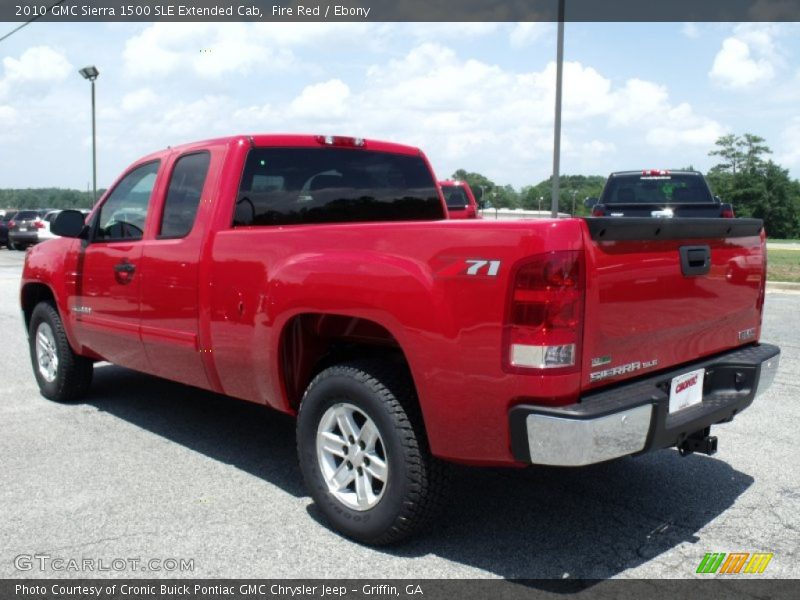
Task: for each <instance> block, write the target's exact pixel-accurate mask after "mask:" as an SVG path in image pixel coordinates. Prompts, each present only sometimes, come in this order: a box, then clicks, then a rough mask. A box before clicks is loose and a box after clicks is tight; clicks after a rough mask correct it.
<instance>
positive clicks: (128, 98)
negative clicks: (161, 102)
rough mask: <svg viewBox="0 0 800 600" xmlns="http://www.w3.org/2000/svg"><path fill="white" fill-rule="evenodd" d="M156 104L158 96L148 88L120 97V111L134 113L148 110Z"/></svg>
mask: <svg viewBox="0 0 800 600" xmlns="http://www.w3.org/2000/svg"><path fill="white" fill-rule="evenodd" d="M157 103H158V96H157V95H156V93H155V92H154V91H153V90H151V89H150V88H142V89H139V90H136V91H135V92H129V93H127V94H125V95H124V96H123V97H122V102H121V104H122V109H123V110H125V111H128V112H136V111H139V110H142V109H145V108H149V107H151V106H153V105H155V104H157Z"/></svg>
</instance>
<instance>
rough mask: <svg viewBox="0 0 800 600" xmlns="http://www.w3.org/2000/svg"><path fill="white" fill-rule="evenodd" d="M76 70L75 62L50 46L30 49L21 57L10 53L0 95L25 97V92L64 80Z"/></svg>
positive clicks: (6, 60)
mask: <svg viewBox="0 0 800 600" xmlns="http://www.w3.org/2000/svg"><path fill="white" fill-rule="evenodd" d="M71 71H72V65H71V64H70V63H69V61H68V60H67V58H66V57H65V56H64V55H63V54H62V53H61V52H59V51H58V50H55V49H53V48H51V47H50V46H34V47H32V48H28V49H27V50H25V52H23V53H22V55H21V56H20V57H19V58H13V57H11V56H7V57H5V58H4V59H3V77H2V79H0V98H2V97H5V96H10V95H11V94H12V91H13V95H14V97H15V99H17V100H20V99H22V95H23V94H30V93H31V92H37V91H39V92H40V91H41V90H42V89H43V88H46V87H47V86H50V85H52V84H53V83H59V82H61V81H64V80H65V79H66V78H67V77H68V76H69V74H70V72H71Z"/></svg>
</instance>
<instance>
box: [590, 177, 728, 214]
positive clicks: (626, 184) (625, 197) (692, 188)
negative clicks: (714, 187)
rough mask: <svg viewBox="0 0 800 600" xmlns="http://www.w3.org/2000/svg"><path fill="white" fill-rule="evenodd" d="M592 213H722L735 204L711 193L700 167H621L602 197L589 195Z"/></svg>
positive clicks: (607, 182) (607, 185) (610, 179)
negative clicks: (636, 169)
mask: <svg viewBox="0 0 800 600" xmlns="http://www.w3.org/2000/svg"><path fill="white" fill-rule="evenodd" d="M585 204H586V207H587V208H591V209H592V216H593V217H707V218H708V217H723V218H733V216H734V214H733V207H732V206H731V205H730V204H727V203H724V202H722V201H721V200H720V199H719V198H717V197H715V196H713V195H712V194H711V190H710V189H709V188H708V184H707V183H706V180H705V178H704V177H703V174H702V173H700V172H699V171H665V170H661V169H650V170H644V171H619V172H617V173H611V175H609V176H608V180H607V181H606V185H605V187H604V188H603V192H602V194H600V198H599V199H598V198H587V199H586V202H585Z"/></svg>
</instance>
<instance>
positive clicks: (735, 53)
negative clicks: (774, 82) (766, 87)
mask: <svg viewBox="0 0 800 600" xmlns="http://www.w3.org/2000/svg"><path fill="white" fill-rule="evenodd" d="M709 75H710V76H711V79H713V80H715V81H716V82H717V83H719V84H721V85H723V86H725V87H730V88H749V87H752V86H754V85H758V84H761V83H765V82H767V81H769V80H771V79H772V78H773V76H774V75H775V70H774V68H773V66H772V63H770V62H769V61H768V60H766V59H754V58H752V56H751V54H750V46H749V45H748V44H747V43H746V42H743V41H742V40H740V39H738V38H734V37H730V38H727V39H726V40H725V41H724V42H723V43H722V49H721V50H720V51H719V52H718V53H717V55H716V57H714V65H713V66H712V67H711V71H710V73H709Z"/></svg>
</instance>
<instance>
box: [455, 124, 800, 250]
mask: <svg viewBox="0 0 800 600" xmlns="http://www.w3.org/2000/svg"><path fill="white" fill-rule="evenodd" d="M708 154H709V156H716V157H719V160H720V162H719V163H717V164H716V165H714V166H713V167H711V169H709V171H708V173H706V180H707V181H708V183H709V186H710V187H711V192H712V193H713V194H714V195H715V196H718V197H719V198H721V199H722V201H723V202H729V203H731V204H732V205H733V208H734V211H735V213H736V215H737V216H739V217H755V218H758V219H763V220H764V227H765V229H766V231H767V235H769V237H772V238H800V181H798V180H797V179H794V180H793V179H791V178H790V177H789V171H788V169H784V168H783V167H781V166H780V165H778V164H776V163H775V162H773V161H772V160H771V159H769V158H768V155H769V154H772V150H771V149H770V148H769V146H767V144H766V140H764V138H762V137H759V136H757V135H753V134H751V133H745V134H744V135H735V134H731V135H725V136H722V137H720V138H719V139H718V140H717V141H716V143H715V145H714V148H713V149H712V150H711V151H710V152H709V153H708ZM687 168H688V169H691V168H692V167H687ZM452 177H453V178H454V179H459V180H462V181H466V182H467V183H469V184H470V187H472V188H473V190H481V193H482V195H483V200H484V202H486V203H487V205H490V206H494V207H496V208H524V209H527V210H545V211H549V210H550V203H551V198H552V189H553V178H552V177H550V178H548V179H546V180H544V181H540V182H539V183H537V184H536V185H529V186H524V187H522V188H521V189H520V190H516V189H515V188H514V187H512V186H510V185H497V184H495V183H494V182H493V181H491V180H490V179H488V178H487V177H485V176H484V175H482V174H480V173H471V172H467V171H465V170H464V169H459V170H457V171H456V172H455V173H453V175H452ZM605 181H606V177H605V176H601V175H588V176H587V175H562V176H561V177H560V178H559V188H560V197H559V211H560V212H565V213H569V214H575V215H586V214H588V210H587V209H586V208H585V207H584V204H583V201H584V199H586V198H597V197H599V196H600V193H601V192H602V190H603V186H604V185H605Z"/></svg>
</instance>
